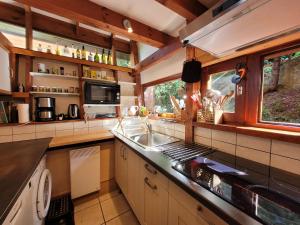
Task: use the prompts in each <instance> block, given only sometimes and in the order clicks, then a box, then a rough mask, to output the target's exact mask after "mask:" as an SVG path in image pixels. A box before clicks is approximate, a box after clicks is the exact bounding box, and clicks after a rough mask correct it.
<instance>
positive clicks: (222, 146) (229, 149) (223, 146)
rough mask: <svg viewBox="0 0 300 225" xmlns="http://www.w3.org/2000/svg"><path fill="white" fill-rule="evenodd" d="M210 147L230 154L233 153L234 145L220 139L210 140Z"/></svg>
mask: <svg viewBox="0 0 300 225" xmlns="http://www.w3.org/2000/svg"><path fill="white" fill-rule="evenodd" d="M212 147H214V148H217V149H219V150H220V151H222V152H226V153H228V154H231V155H235V147H236V145H233V144H229V143H226V142H222V141H217V140H212Z"/></svg>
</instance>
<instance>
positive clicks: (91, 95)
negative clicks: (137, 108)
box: [84, 82, 120, 104]
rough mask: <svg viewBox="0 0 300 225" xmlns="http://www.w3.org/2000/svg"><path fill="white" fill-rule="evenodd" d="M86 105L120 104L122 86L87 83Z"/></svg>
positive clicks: (85, 88) (85, 85) (85, 89)
mask: <svg viewBox="0 0 300 225" xmlns="http://www.w3.org/2000/svg"><path fill="white" fill-rule="evenodd" d="M84 92H85V104H120V85H118V84H109V83H100V82H85V84H84Z"/></svg>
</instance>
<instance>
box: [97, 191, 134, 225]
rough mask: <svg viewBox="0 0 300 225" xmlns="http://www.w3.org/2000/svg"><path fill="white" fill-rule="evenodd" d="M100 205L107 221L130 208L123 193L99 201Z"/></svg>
mask: <svg viewBox="0 0 300 225" xmlns="http://www.w3.org/2000/svg"><path fill="white" fill-rule="evenodd" d="M101 207H102V211H103V215H104V218H105V221H109V220H111V219H113V218H115V217H117V216H118V215H121V214H122V213H124V212H126V211H128V210H129V209H130V208H129V205H128V203H127V201H126V199H125V198H124V196H123V195H118V196H116V197H114V198H111V199H108V200H106V201H103V202H101Z"/></svg>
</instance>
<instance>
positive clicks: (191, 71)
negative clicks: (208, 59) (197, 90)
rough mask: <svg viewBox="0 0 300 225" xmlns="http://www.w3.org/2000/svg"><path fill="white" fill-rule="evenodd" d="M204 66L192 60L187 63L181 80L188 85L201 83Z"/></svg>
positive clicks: (184, 65)
mask: <svg viewBox="0 0 300 225" xmlns="http://www.w3.org/2000/svg"><path fill="white" fill-rule="evenodd" d="M201 74H202V65H201V62H199V61H197V60H195V59H192V60H190V61H185V62H184V64H183V70H182V75H181V80H182V81H184V82H187V83H195V82H199V81H201Z"/></svg>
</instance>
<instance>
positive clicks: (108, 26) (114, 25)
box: [16, 0, 174, 48]
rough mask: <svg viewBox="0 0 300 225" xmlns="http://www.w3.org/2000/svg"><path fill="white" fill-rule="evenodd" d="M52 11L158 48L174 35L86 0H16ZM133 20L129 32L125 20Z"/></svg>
mask: <svg viewBox="0 0 300 225" xmlns="http://www.w3.org/2000/svg"><path fill="white" fill-rule="evenodd" d="M16 1H17V2H19V3H23V4H26V5H30V6H32V7H34V8H38V9H41V10H44V11H47V12H50V13H54V14H56V15H59V16H63V17H65V18H69V19H71V20H76V21H78V22H80V23H85V24H88V25H91V26H95V27H98V28H100V29H103V30H106V31H109V32H111V33H114V34H119V35H122V36H126V37H128V38H129V39H131V40H135V41H138V42H143V43H146V44H149V45H152V46H155V47H158V48H161V47H163V46H165V45H166V44H168V43H169V42H170V41H171V40H172V39H174V38H173V37H171V36H169V35H167V34H165V33H163V32H161V31H158V30H156V29H154V28H152V27H150V26H147V25H145V24H143V23H141V22H138V21H136V20H134V19H131V18H127V17H126V16H124V15H121V14H119V13H117V12H114V11H112V10H110V9H107V8H105V7H102V6H99V5H97V4H96V3H93V2H90V1H86V0H76V1H74V0H59V1H57V0H43V1H37V0H16ZM124 19H128V20H129V21H130V22H131V25H132V28H133V32H132V33H129V32H128V31H127V29H125V28H124V26H123V20H124Z"/></svg>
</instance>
